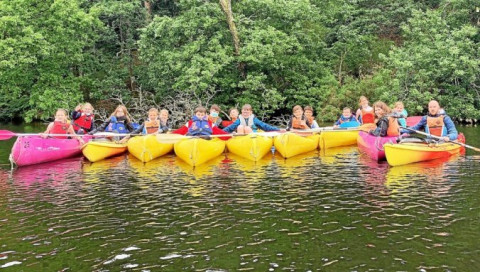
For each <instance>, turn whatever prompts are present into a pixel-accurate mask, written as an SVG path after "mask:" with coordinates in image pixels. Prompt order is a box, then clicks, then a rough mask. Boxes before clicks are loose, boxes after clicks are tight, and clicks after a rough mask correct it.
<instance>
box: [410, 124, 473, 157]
mask: <svg viewBox="0 0 480 272" xmlns="http://www.w3.org/2000/svg"><path fill="white" fill-rule="evenodd" d="M401 128H403V129H406V130H410V131H413V132H415V133H417V134H420V135H425V136H427V137H430V138H433V139H436V140H441V141H443V138H442V137H438V136H435V135H432V134H429V133H425V132H423V131H419V130H415V129H411V128H408V127H401ZM450 143H453V144H458V145H461V146H463V147H466V148H470V149H473V150H475V151H477V152H480V148H477V147H474V146H471V145H467V144H464V143H459V142H454V141H450Z"/></svg>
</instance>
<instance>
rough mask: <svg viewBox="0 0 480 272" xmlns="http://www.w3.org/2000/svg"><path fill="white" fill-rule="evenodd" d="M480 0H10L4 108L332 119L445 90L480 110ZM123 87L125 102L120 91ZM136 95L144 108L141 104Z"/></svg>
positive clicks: (2, 18) (469, 109)
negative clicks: (232, 110)
mask: <svg viewBox="0 0 480 272" xmlns="http://www.w3.org/2000/svg"><path fill="white" fill-rule="evenodd" d="M479 8H480V4H479V3H478V1H477V0H423V1H414V0H403V1H398V0H310V1H308V0H237V1H235V0H233V1H230V0H211V1H209V0H178V1H175V0H144V1H143V0H124V1H118V0H0V35H1V39H0V119H2V120H9V119H12V118H18V117H20V118H23V119H25V120H26V121H31V120H34V119H43V118H47V117H49V116H52V115H53V113H54V111H55V109H56V108H59V107H63V108H70V109H72V108H73V107H75V105H76V104H78V103H79V102H83V101H89V102H93V104H94V105H95V106H96V108H97V109H102V108H103V109H106V110H110V109H109V107H112V106H113V105H115V104H116V103H118V102H120V101H122V102H124V103H127V105H130V106H131V107H132V108H134V109H137V110H138V111H140V110H142V109H143V108H142V107H140V106H138V104H142V106H144V107H145V108H148V107H150V106H153V105H155V106H160V107H163V106H167V107H169V108H171V109H172V110H176V111H180V112H181V111H182V109H183V112H186V111H188V110H190V109H191V107H193V106H194V105H197V104H199V103H202V104H204V105H210V104H212V103H217V104H220V105H221V106H223V108H224V109H225V110H226V109H227V108H228V107H230V106H234V105H239V104H240V105H241V104H243V103H250V104H252V105H253V107H254V108H255V109H256V111H257V114H258V115H260V116H263V117H267V118H270V117H273V116H278V115H280V114H284V113H288V112H290V110H291V107H292V106H294V105H295V104H300V105H312V106H313V107H314V108H315V109H316V110H317V114H318V118H319V119H320V120H324V121H326V120H332V119H334V118H335V117H336V116H337V115H338V114H339V113H340V110H339V109H340V108H342V107H344V106H350V107H356V106H357V100H358V97H359V96H360V95H366V96H367V97H368V98H369V99H370V101H371V102H373V101H375V100H383V101H386V102H388V103H393V102H395V101H397V100H403V101H404V102H405V104H406V108H407V110H408V111H409V113H410V114H411V115H413V114H419V113H422V112H424V105H426V103H427V102H428V100H430V99H432V98H436V99H438V100H439V101H440V103H441V104H442V105H443V106H444V107H445V108H446V109H447V112H448V114H449V115H452V116H455V117H459V118H475V119H479V118H480V111H479V109H480V95H479V93H480V50H479V49H480V47H479V45H480V32H479V27H480V11H479ZM112 98H113V99H112ZM134 105H137V106H136V107H135V106H134Z"/></svg>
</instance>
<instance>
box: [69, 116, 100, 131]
mask: <svg viewBox="0 0 480 272" xmlns="http://www.w3.org/2000/svg"><path fill="white" fill-rule="evenodd" d="M94 117H95V116H94V115H93V114H90V115H86V114H85V113H82V115H81V116H80V117H78V118H77V119H75V120H73V129H74V130H75V131H79V130H80V129H83V130H85V131H86V132H88V131H90V130H91V129H92V120H93V118H94Z"/></svg>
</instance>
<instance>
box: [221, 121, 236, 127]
mask: <svg viewBox="0 0 480 272" xmlns="http://www.w3.org/2000/svg"><path fill="white" fill-rule="evenodd" d="M236 120H237V119H235V120H234V119H232V120H223V121H222V127H224V128H226V127H228V126H229V125H231V124H233V122H235V121H236Z"/></svg>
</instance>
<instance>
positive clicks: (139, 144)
mask: <svg viewBox="0 0 480 272" xmlns="http://www.w3.org/2000/svg"><path fill="white" fill-rule="evenodd" d="M127 146H128V152H130V154H132V155H133V156H135V157H136V158H137V159H139V160H141V161H142V162H149V161H151V160H153V159H156V158H158V157H160V156H163V155H165V154H167V153H169V152H170V151H172V150H173V144H171V143H160V142H159V141H158V140H157V137H156V135H145V136H139V137H133V138H132V139H130V140H128V144H127Z"/></svg>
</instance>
